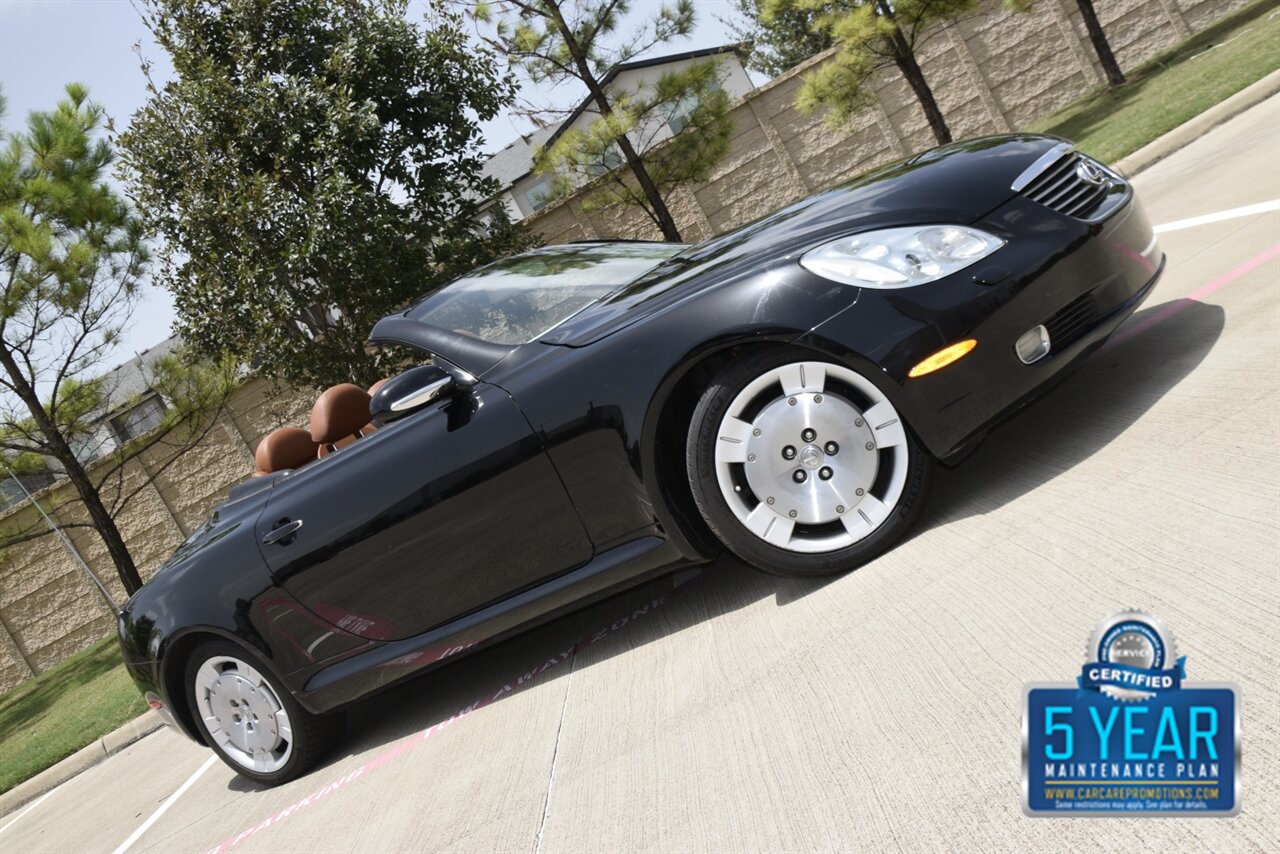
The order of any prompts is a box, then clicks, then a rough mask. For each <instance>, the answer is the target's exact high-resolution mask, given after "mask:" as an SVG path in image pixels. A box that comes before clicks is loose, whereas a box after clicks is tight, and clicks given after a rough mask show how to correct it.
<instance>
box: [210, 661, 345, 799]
mask: <svg viewBox="0 0 1280 854" xmlns="http://www.w3.org/2000/svg"><path fill="white" fill-rule="evenodd" d="M186 677H187V678H186V685H187V690H188V692H189V696H190V697H191V700H192V704H193V705H192V708H193V709H194V710H195V718H196V723H197V725H198V726H199V727H200V730H201V734H202V735H203V736H204V737H205V742H206V743H207V744H209V745H210V746H211V747H212V748H213V752H214V753H216V754H218V756H219V757H220V758H221V759H222V761H223V762H225V763H227V764H228V765H230V766H231V768H232V769H233V770H235V771H236V772H237V773H239V774H241V775H243V776H245V777H248V778H249V779H251V780H254V781H255V782H258V783H263V784H266V785H269V786H275V785H278V784H280V783H286V782H288V781H290V780H293V779H296V778H297V777H300V776H302V775H303V774H305V773H306V772H307V771H309V770H311V769H312V768H313V767H315V765H316V764H317V763H318V762H319V761H320V760H321V759H322V758H323V757H324V755H325V754H326V753H328V751H329V749H330V748H331V747H332V746H333V743H334V741H335V740H336V739H337V737H338V732H339V729H340V726H341V723H340V721H339V720H338V718H337V717H335V716H333V715H313V714H311V713H310V712H308V711H307V710H306V709H304V708H302V706H300V705H299V704H298V701H297V700H295V699H294V698H293V696H292V695H291V694H290V693H289V692H288V690H287V689H285V688H284V686H283V685H280V684H279V683H278V682H277V681H276V679H275V677H273V676H271V675H269V674H268V671H267V669H266V668H265V667H264V666H263V665H262V664H261V663H260V662H259V661H258V660H257V659H256V658H255V657H254V656H253V655H251V654H249V653H248V652H246V651H245V650H243V649H241V648H240V647H239V646H236V645H235V644H233V643H229V642H227V641H210V642H208V643H205V644H202V645H201V646H200V647H199V648H198V649H196V650H195V652H194V654H193V655H192V656H191V658H190V659H188V661H187V672H186Z"/></svg>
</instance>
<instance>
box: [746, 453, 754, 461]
mask: <svg viewBox="0 0 1280 854" xmlns="http://www.w3.org/2000/svg"><path fill="white" fill-rule="evenodd" d="M755 461H756V455H755V454H747V462H749V463H754V462H755Z"/></svg>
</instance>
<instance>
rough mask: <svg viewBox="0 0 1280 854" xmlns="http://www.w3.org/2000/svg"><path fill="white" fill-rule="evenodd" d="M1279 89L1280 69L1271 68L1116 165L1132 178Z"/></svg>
mask: <svg viewBox="0 0 1280 854" xmlns="http://www.w3.org/2000/svg"><path fill="white" fill-rule="evenodd" d="M1277 92H1280V70H1278V71H1273V72H1271V73H1270V74H1268V75H1267V76H1266V77H1263V78H1262V79H1261V80H1257V81H1255V82H1253V83H1251V84H1249V85H1248V86H1246V87H1244V88H1243V89H1241V90H1240V91H1239V92H1237V93H1235V94H1234V95H1232V96H1231V97H1229V98H1227V99H1226V100H1225V101H1220V102H1218V103H1217V104H1214V105H1213V106H1212V107H1210V108H1209V109H1207V110H1205V111H1204V112H1203V113H1200V114H1199V115H1198V116H1194V117H1192V118H1190V119H1188V120H1187V121H1185V122H1183V123H1182V124H1180V125H1178V126H1177V127H1176V128H1174V129H1173V130H1171V131H1169V132H1168V133H1166V134H1164V135H1163V136H1160V137H1157V138H1156V139H1154V140H1153V141H1151V142H1149V143H1147V144H1146V145H1144V146H1143V147H1142V148H1139V149H1138V150H1137V151H1135V152H1133V153H1132V154H1130V155H1129V156H1127V157H1124V158H1121V159H1120V160H1118V161H1116V162H1115V163H1113V164H1112V168H1113V169H1115V170H1116V171H1117V172H1119V173H1120V174H1121V175H1124V176H1125V177H1127V178H1132V177H1133V176H1134V175H1136V174H1138V173H1139V172H1141V171H1142V170H1143V169H1146V168H1147V167H1148V166H1151V165H1153V164H1155V163H1158V162H1159V161H1161V160H1163V159H1164V158H1166V157H1168V156H1169V155H1170V154H1173V153H1174V152H1176V151H1178V150H1179V149H1182V148H1184V147H1186V146H1187V145H1188V144H1190V143H1192V142H1194V141H1195V140H1197V139H1199V138H1200V137H1202V136H1204V135H1205V134H1206V133H1208V132H1209V131H1210V130H1212V129H1213V128H1215V127H1217V126H1218V125H1220V124H1222V123H1223V122H1225V121H1227V120H1228V119H1232V118H1235V117H1236V116H1238V115H1239V114H1240V113H1243V112H1244V111H1245V110H1247V109H1249V108H1250V107H1254V106H1257V105H1258V104H1261V103H1262V102H1263V101H1265V100H1267V99H1268V98H1270V97H1271V96H1272V95H1274V94H1276V93H1277Z"/></svg>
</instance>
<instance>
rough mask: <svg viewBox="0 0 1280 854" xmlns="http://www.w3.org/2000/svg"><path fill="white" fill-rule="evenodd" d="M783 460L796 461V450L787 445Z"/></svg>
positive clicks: (783, 451)
mask: <svg viewBox="0 0 1280 854" xmlns="http://www.w3.org/2000/svg"><path fill="white" fill-rule="evenodd" d="M782 458H783V459H784V460H794V459H795V458H796V449H795V448H794V447H792V446H791V445H787V446H786V447H785V448H783V449H782Z"/></svg>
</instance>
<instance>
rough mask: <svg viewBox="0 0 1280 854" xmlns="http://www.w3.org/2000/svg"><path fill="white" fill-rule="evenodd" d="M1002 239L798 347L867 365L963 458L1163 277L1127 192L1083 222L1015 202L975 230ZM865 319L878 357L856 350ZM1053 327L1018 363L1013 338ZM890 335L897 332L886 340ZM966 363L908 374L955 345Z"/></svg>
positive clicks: (823, 328)
mask: <svg viewBox="0 0 1280 854" xmlns="http://www.w3.org/2000/svg"><path fill="white" fill-rule="evenodd" d="M974 225H975V226H977V227H978V228H981V229H983V230H985V231H989V232H991V233H993V234H996V235H998V236H1000V237H1003V238H1004V239H1005V240H1007V241H1008V243H1007V245H1006V246H1004V247H1003V248H1002V249H1001V250H1000V251H998V252H997V253H995V254H993V255H991V256H990V257H989V258H987V259H984V260H983V261H982V262H979V263H978V264H975V265H974V267H973V268H970V269H966V270H964V271H962V272H961V273H959V274H957V275H955V276H952V277H949V278H948V279H943V280H941V281H938V282H934V283H932V284H929V285H924V286H921V287H916V288H910V289H904V290H897V291H871V290H864V291H862V293H861V294H860V295H859V298H858V301H857V303H855V304H854V305H853V306H852V307H851V308H850V309H848V310H846V311H844V312H841V313H840V314H838V315H836V316H835V317H833V318H831V319H830V320H828V321H827V322H826V323H823V324H821V325H820V326H818V327H817V328H816V329H814V330H813V331H812V332H811V333H810V334H809V335H808V336H805V338H804V339H802V341H801V343H804V344H807V345H809V346H813V347H817V348H819V349H826V350H828V351H830V352H832V353H833V355H837V356H841V357H844V358H846V359H848V360H850V361H852V362H857V361H858V360H860V359H861V360H865V361H870V362H872V363H873V364H874V365H875V366H877V367H878V368H879V369H880V371H879V372H878V373H877V375H876V377H875V378H876V379H878V380H880V381H882V382H883V383H884V384H885V385H886V386H887V388H886V389H885V390H886V392H887V393H889V395H890V397H891V399H893V401H894V403H895V405H896V406H897V407H898V408H899V410H900V411H901V412H902V414H903V416H904V417H905V418H906V420H907V423H908V424H909V425H910V426H911V428H912V429H913V430H914V431H915V433H916V435H917V436H918V437H919V438H920V440H921V441H922V442H923V443H924V444H925V446H926V447H927V448H928V449H929V451H930V452H931V453H932V454H933V455H934V456H936V457H938V458H939V459H944V460H945V459H947V458H948V457H954V456H956V455H958V454H960V453H961V452H963V451H965V450H966V449H967V448H968V447H969V446H970V445H971V442H972V440H973V439H975V438H976V437H978V436H980V435H981V434H982V433H984V432H985V431H986V430H987V429H989V428H990V427H991V426H992V425H993V424H995V423H996V422H998V421H1000V420H1002V419H1003V418H1005V417H1007V416H1008V415H1010V414H1012V413H1013V412H1014V411H1016V410H1017V409H1019V408H1020V407H1022V406H1023V405H1025V404H1026V403H1028V402H1030V401H1031V400H1033V399H1035V398H1036V397H1037V396H1039V395H1040V394H1042V393H1044V391H1046V390H1047V389H1049V388H1051V387H1052V386H1053V384H1054V382H1055V381H1056V380H1059V379H1061V378H1063V377H1064V376H1066V373H1067V371H1068V369H1069V368H1071V367H1072V366H1074V365H1076V364H1078V363H1079V362H1080V360H1081V359H1082V358H1083V357H1084V356H1086V355H1088V354H1089V353H1090V352H1092V351H1093V350H1095V349H1096V348H1097V347H1099V346H1100V345H1101V344H1102V343H1103V342H1105V341H1106V339H1107V338H1108V337H1109V336H1110V335H1111V334H1112V333H1113V332H1114V331H1115V330H1116V328H1117V327H1118V326H1120V324H1121V323H1123V322H1124V320H1125V319H1126V318H1127V317H1128V316H1129V315H1130V314H1131V313H1132V312H1133V311H1134V310H1135V309H1136V308H1137V307H1138V306H1139V305H1140V304H1141V303H1142V302H1143V300H1145V299H1146V298H1147V296H1148V295H1149V294H1150V293H1151V291H1152V290H1153V289H1154V287H1155V284H1156V282H1157V280H1158V279H1159V277H1160V275H1161V273H1162V272H1163V270H1164V263H1165V260H1164V255H1163V253H1162V252H1161V251H1160V249H1159V247H1158V246H1157V244H1156V241H1155V236H1154V233H1153V231H1152V229H1151V225H1150V223H1149V222H1148V220H1147V218H1146V215H1145V213H1144V212H1143V210H1142V207H1141V205H1140V204H1139V203H1138V201H1137V199H1136V198H1135V197H1133V195H1132V193H1130V194H1129V196H1128V198H1127V199H1126V200H1125V201H1124V203H1122V204H1120V205H1119V206H1117V207H1116V208H1115V209H1114V210H1113V211H1112V213H1111V214H1110V215H1109V216H1108V217H1107V218H1105V219H1103V220H1101V221H1098V222H1086V221H1083V220H1078V219H1073V218H1071V217H1066V216H1063V215H1061V214H1058V213H1055V212H1053V211H1051V210H1049V209H1047V208H1044V207H1042V206H1040V205H1038V204H1037V203H1035V202H1032V201H1030V200H1028V199H1025V198H1022V197H1015V198H1014V199H1013V200H1011V201H1009V202H1008V203H1006V204H1005V205H1003V206H1001V207H1000V208H998V209H997V210H995V211H994V212H992V213H991V214H989V215H987V216H986V217H984V218H982V219H981V220H979V221H978V222H976V223H974ZM868 318H875V320H876V322H875V324H874V325H875V326H877V327H880V339H879V340H880V341H881V342H886V339H887V343H880V344H879V345H878V346H879V350H878V351H874V350H873V351H871V352H868V349H867V348H866V347H864V346H860V344H861V342H862V341H863V340H866V339H867V330H866V326H867V321H868ZM1041 324H1044V325H1046V326H1048V327H1049V329H1050V334H1051V338H1052V339H1053V340H1052V342H1051V349H1050V352H1049V354H1048V355H1047V356H1045V357H1044V358H1042V359H1040V360H1039V361H1036V362H1034V363H1032V364H1030V365H1026V364H1023V363H1022V361H1021V360H1020V359H1019V358H1018V356H1017V354H1016V353H1015V351H1014V342H1015V341H1017V339H1018V337H1019V336H1021V335H1022V334H1023V333H1025V332H1027V331H1028V330H1031V329H1033V328H1035V327H1036V326H1038V325H1041ZM885 327H888V329H891V330H893V334H890V335H888V336H885V335H884V332H885V331H888V330H887V329H886V328H885ZM966 338H974V339H976V340H977V341H978V346H977V347H976V348H975V349H974V350H973V351H972V352H971V353H970V354H969V355H968V356H966V357H965V358H963V359H961V360H959V361H958V362H955V363H954V364H952V365H949V366H948V367H945V368H943V369H941V370H939V371H936V372H935V373H932V374H928V375H925V376H922V377H918V378H915V379H908V378H907V373H908V371H910V369H911V367H912V366H913V365H915V364H916V363H917V362H919V361H920V360H922V359H924V358H925V357H926V356H928V355H930V354H932V353H933V352H936V351H937V350H939V349H941V348H942V347H944V346H947V345H948V344H951V343H954V342H956V341H959V340H962V339H966Z"/></svg>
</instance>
